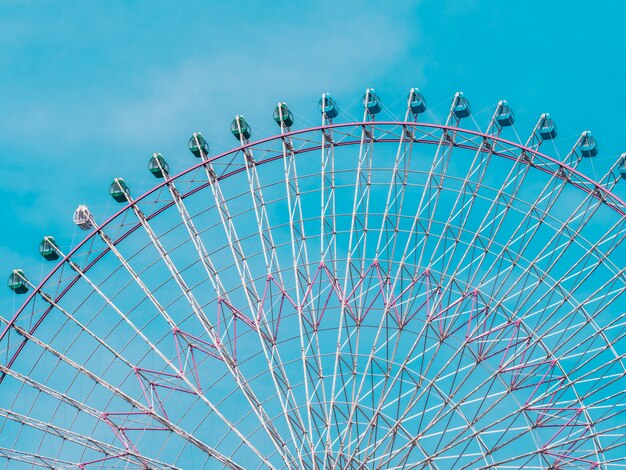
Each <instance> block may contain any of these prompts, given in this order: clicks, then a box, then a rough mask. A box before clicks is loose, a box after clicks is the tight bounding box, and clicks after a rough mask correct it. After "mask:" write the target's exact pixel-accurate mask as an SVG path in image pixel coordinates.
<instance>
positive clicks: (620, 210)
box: [0, 121, 626, 385]
mask: <svg viewBox="0 0 626 470" xmlns="http://www.w3.org/2000/svg"><path fill="white" fill-rule="evenodd" d="M379 126H380V127H394V126H402V127H412V128H426V129H431V130H434V131H443V132H444V133H445V132H450V133H455V134H457V133H460V134H467V135H470V136H472V137H475V138H476V137H478V138H481V139H482V140H485V139H489V140H492V141H494V142H498V143H500V144H503V145H506V146H510V147H513V148H515V149H517V150H519V151H520V152H522V153H520V155H522V154H523V153H527V154H531V155H533V156H537V157H541V158H543V159H545V160H547V161H548V162H549V163H550V164H553V165H556V166H557V168H560V169H563V170H566V171H568V172H570V174H571V175H576V176H577V177H578V178H580V179H581V180H583V181H584V182H586V183H588V184H590V185H592V186H593V190H590V189H588V188H586V187H584V186H581V185H579V184H575V183H573V182H572V181H571V179H570V178H567V179H566V183H569V184H571V185H572V186H573V187H575V188H576V189H577V190H580V191H583V192H585V193H587V194H589V195H592V196H593V197H595V198H596V199H598V200H599V201H600V202H601V204H603V205H605V206H606V207H608V208H610V209H611V210H613V211H614V212H615V213H617V214H618V215H621V216H625V215H626V202H625V201H623V200H622V199H621V198H620V197H619V196H617V195H616V194H615V193H614V192H613V191H612V190H611V189H608V188H605V187H603V186H602V185H600V184H599V183H598V182H597V181H595V180H594V179H592V178H590V177H589V176H587V175H585V174H584V173H582V172H580V171H578V170H577V169H576V168H575V167H573V166H571V165H569V164H567V163H565V162H561V161H558V160H557V159H556V158H554V157H551V156H549V155H547V154H545V153H543V152H540V151H539V150H538V149H534V148H532V147H529V146H528V145H525V144H521V143H517V142H513V141H511V140H508V139H504V138H502V137H500V136H499V135H495V134H489V133H487V132H483V131H477V130H472V129H467V128H464V127H458V126H452V125H447V124H440V123H429V122H419V121H351V122H342V123H329V124H324V125H321V126H314V127H308V128H304V129H298V130H289V131H287V132H284V133H281V134H275V135H273V136H269V137H265V138H262V139H259V140H256V141H252V142H246V141H243V140H242V141H241V142H242V145H239V146H236V147H233V148H231V149H229V150H227V151H224V152H222V153H220V154H218V155H215V156H214V157H211V158H208V159H207V160H202V159H201V160H200V161H199V162H198V163H196V164H194V165H191V166H190V167H188V168H186V169H184V170H183V171H181V172H179V173H178V174H176V175H174V176H171V177H166V178H163V181H161V182H159V183H157V184H155V185H154V186H152V187H151V188H150V189H148V190H147V191H146V192H144V193H143V194H141V195H140V196H137V197H136V198H132V200H130V201H128V202H126V204H124V205H123V206H122V207H121V208H120V209H119V210H118V211H116V212H114V213H113V214H112V215H111V216H109V217H108V218H107V219H106V220H105V221H104V222H102V223H100V224H96V226H95V227H94V228H93V229H91V231H90V232H89V233H88V234H87V235H86V236H85V237H84V238H83V239H82V240H80V241H79V242H78V243H77V244H76V245H75V246H74V247H72V248H71V249H70V250H69V251H68V252H67V253H65V254H64V256H62V257H61V258H60V259H59V261H58V262H57V264H56V265H55V266H54V267H53V268H52V269H51V270H50V271H48V273H47V274H46V276H45V277H44V278H43V279H42V280H41V281H40V282H39V283H38V284H37V285H35V286H34V287H35V288H34V289H33V290H32V292H30V293H29V294H28V295H27V296H26V298H25V299H24V302H23V303H22V305H21V306H20V307H19V309H18V310H17V311H16V313H15V314H14V315H13V317H12V318H11V319H10V320H8V321H7V322H6V326H5V327H4V328H3V330H2V332H1V333H0V341H2V340H3V339H4V338H5V336H6V334H7V333H8V332H9V331H10V330H11V328H12V327H13V325H14V324H15V323H16V322H17V320H18V319H19V317H20V316H21V314H22V312H23V311H24V309H25V308H26V307H27V306H28V305H29V304H30V303H31V301H32V300H33V298H34V297H35V296H36V295H37V294H38V293H42V294H43V290H42V289H43V287H44V286H45V285H46V284H47V282H48V281H49V280H50V279H51V278H52V277H53V276H54V274H55V273H56V272H57V271H58V270H59V269H60V268H62V267H63V265H64V264H65V263H67V262H68V261H69V260H70V259H71V257H72V256H73V255H74V254H75V253H76V252H77V251H78V250H79V249H80V248H82V247H83V246H84V245H85V244H87V243H88V242H89V241H90V240H92V239H93V238H94V237H96V236H97V234H98V233H99V232H100V231H102V230H103V229H104V228H106V227H107V226H108V225H110V224H111V223H112V222H113V221H114V220H115V219H117V218H118V217H120V216H121V215H123V214H124V213H125V212H127V211H128V210H130V209H132V208H133V207H135V206H137V205H138V204H139V203H140V202H141V201H142V200H144V199H146V198H147V197H149V196H150V195H152V194H153V193H155V192H157V191H158V190H160V189H162V188H164V187H166V186H167V185H168V184H170V183H172V182H176V181H177V180H179V179H180V178H182V177H184V176H185V175H187V174H189V173H191V172H193V171H195V170H198V169H200V168H201V167H203V166H204V167H206V166H207V165H209V164H211V163H213V162H216V161H218V160H220V159H223V158H225V157H227V156H228V155H232V154H236V153H237V152H245V151H246V150H247V149H249V148H254V147H255V146H258V145H261V144H265V143H268V142H273V141H278V140H284V139H288V138H290V137H293V136H298V135H303V134H309V133H314V132H320V131H321V132H324V131H326V130H335V129H342V128H351V127H353V128H364V127H379ZM398 141H400V138H388V139H376V140H374V142H378V143H394V142H398ZM414 142H415V143H419V144H431V145H444V146H450V147H459V148H465V149H469V150H479V149H480V147H481V144H477V145H475V146H470V145H466V144H456V143H449V142H448V143H446V142H441V141H439V140H437V139H434V140H432V141H428V140H421V139H415V140H414ZM359 143H360V142H359V141H358V140H354V141H350V140H349V141H345V142H338V143H334V144H333V145H334V146H335V147H340V146H353V145H359ZM320 148H321V147H319V146H312V147H310V148H304V149H298V150H297V151H294V155H298V154H305V153H309V152H314V151H318V150H320ZM489 152H490V153H491V154H492V155H495V156H497V157H501V158H506V159H509V160H514V159H513V158H512V157H511V156H506V155H503V154H502V153H501V152H497V151H496V150H494V149H491V150H489ZM284 158H285V156H284V153H281V152H277V153H276V155H274V156H271V157H269V158H266V159H263V160H260V161H258V162H256V165H263V164H267V163H271V162H274V161H276V160H281V159H284ZM515 160H516V161H518V160H520V161H521V160H522V159H519V158H517V159H515ZM523 164H526V165H528V166H530V167H531V168H535V169H537V170H540V171H544V172H546V173H548V174H550V175H552V176H557V177H558V175H557V172H556V171H551V170H550V169H549V168H544V167H538V166H535V165H533V164H531V163H530V162H523ZM241 172H245V167H241V168H235V169H233V170H232V171H229V172H227V173H224V174H222V175H220V176H218V177H217V181H221V180H224V179H227V178H229V177H232V176H234V175H236V174H239V173H241ZM211 184H213V183H212V182H211V181H206V182H205V183H203V184H202V185H200V186H198V187H196V188H194V189H193V190H191V191H188V192H186V193H184V194H181V197H182V198H183V199H184V198H185V197H188V196H190V195H191V194H195V193H196V192H198V191H201V190H203V189H205V188H206V187H209V186H210V185H211ZM594 192H595V193H594ZM598 193H600V194H601V195H602V196H600V195H599V194H598ZM606 196H610V198H612V199H613V200H614V201H616V202H617V205H618V206H621V207H615V206H614V205H612V204H608V203H607V197H606ZM173 205H174V202H173V201H170V202H168V203H166V204H165V205H164V206H163V207H161V208H159V209H157V210H156V211H155V212H154V213H152V214H150V215H148V216H147V218H148V219H149V220H151V219H152V218H154V217H156V216H158V215H159V214H160V213H162V212H163V211H165V210H166V209H168V208H169V207H171V206H173ZM139 227H141V224H139V223H137V224H133V225H132V226H131V227H130V228H129V229H128V230H127V231H126V232H125V233H123V234H122V235H121V236H120V237H118V238H117V239H116V240H112V243H113V245H117V244H118V243H120V242H121V241H123V240H124V239H125V238H126V237H128V236H129V235H131V234H132V233H133V232H134V231H135V230H137V229H139ZM108 252H109V248H108V247H107V248H105V249H104V250H103V251H102V252H101V253H99V254H98V256H96V257H95V258H94V259H93V260H92V261H91V262H90V263H89V264H88V265H87V266H85V267H84V268H83V269H82V270H83V271H84V272H87V271H88V270H89V269H90V268H91V267H93V266H94V265H95V264H96V263H97V262H98V261H99V260H100V259H101V258H102V257H103V256H104V255H105V254H106V253H108ZM79 279H80V276H79V275H77V276H76V277H74V278H73V279H72V280H71V281H70V282H69V283H68V285H67V286H66V287H65V288H64V289H63V290H62V291H61V292H60V293H59V294H58V295H57V296H56V298H55V302H56V301H58V300H60V299H61V298H63V297H64V296H65V294H67V292H69V291H70V290H71V288H72V287H73V286H74V284H75V283H76V282H77V281H78V280H79ZM44 295H45V294H44ZM53 308H54V306H53V305H50V306H49V307H47V308H46V313H44V314H43V315H42V317H41V318H40V319H39V320H38V321H37V323H36V324H35V325H34V329H33V331H34V330H35V329H37V328H38V326H39V325H40V323H41V322H43V320H44V319H45V317H46V316H47V315H46V314H47V312H49V311H50V310H52V309H53ZM25 343H26V340H25V341H24V342H23V343H22V344H21V345H20V346H19V347H18V350H17V351H16V352H15V353H14V355H13V357H12V358H11V360H10V361H9V362H8V363H7V366H8V368H10V367H11V366H12V364H13V362H14V361H15V360H16V359H17V357H18V356H19V354H20V353H21V351H22V349H23V347H24V345H25ZM3 378H4V374H2V375H0V385H1V383H2V380H3Z"/></svg>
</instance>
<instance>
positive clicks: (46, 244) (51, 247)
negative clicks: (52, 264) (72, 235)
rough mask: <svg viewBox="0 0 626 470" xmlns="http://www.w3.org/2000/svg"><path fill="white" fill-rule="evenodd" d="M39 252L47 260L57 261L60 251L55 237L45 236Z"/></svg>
mask: <svg viewBox="0 0 626 470" xmlns="http://www.w3.org/2000/svg"><path fill="white" fill-rule="evenodd" d="M39 254H40V255H41V256H43V258H44V259H45V260H47V261H56V260H58V259H59V252H58V250H57V244H56V242H55V241H54V238H52V237H50V236H45V237H43V240H42V241H41V243H40V244H39Z"/></svg>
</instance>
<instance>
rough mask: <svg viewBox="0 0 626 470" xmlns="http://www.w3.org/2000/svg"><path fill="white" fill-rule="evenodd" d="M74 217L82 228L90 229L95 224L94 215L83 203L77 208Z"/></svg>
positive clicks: (75, 221)
mask: <svg viewBox="0 0 626 470" xmlns="http://www.w3.org/2000/svg"><path fill="white" fill-rule="evenodd" d="M72 219H73V220H74V223H75V224H76V225H78V226H79V227H80V228H81V229H82V230H89V229H90V228H93V226H94V223H93V216H92V215H91V212H90V211H89V208H88V207H87V206H85V205H83V204H81V205H80V206H78V207H77V208H76V210H75V211H74V216H73V217H72Z"/></svg>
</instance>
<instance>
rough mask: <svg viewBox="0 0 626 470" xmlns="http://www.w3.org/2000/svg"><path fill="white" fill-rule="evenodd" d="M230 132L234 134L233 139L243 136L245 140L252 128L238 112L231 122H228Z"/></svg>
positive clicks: (239, 138)
mask: <svg viewBox="0 0 626 470" xmlns="http://www.w3.org/2000/svg"><path fill="white" fill-rule="evenodd" d="M230 132H231V133H232V134H233V135H234V136H235V139H237V140H241V138H242V137H243V138H244V139H245V140H248V139H249V138H250V136H251V135H252V130H251V129H250V126H249V125H248V123H247V122H246V120H245V119H244V117H243V116H241V115H240V114H238V115H237V116H235V119H233V122H231V123H230Z"/></svg>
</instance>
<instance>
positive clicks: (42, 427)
mask: <svg viewBox="0 0 626 470" xmlns="http://www.w3.org/2000/svg"><path fill="white" fill-rule="evenodd" d="M0 416H2V417H4V418H6V419H9V420H12V421H15V422H16V423H19V424H21V425H24V426H28V427H30V428H32V429H36V430H38V431H41V432H45V433H50V434H53V435H54V436H56V437H58V438H60V439H63V441H68V442H71V443H74V444H76V445H79V446H81V447H83V448H85V449H90V450H92V451H95V452H99V453H101V454H104V456H105V457H103V458H100V459H94V460H96V462H94V461H91V462H85V463H80V464H79V463H76V462H72V463H70V462H64V463H65V464H67V468H76V466H78V467H79V468H83V467H85V466H87V465H89V464H93V463H98V462H101V461H103V459H106V460H112V459H116V460H122V461H125V462H128V463H137V462H138V461H139V463H141V461H140V460H138V459H143V460H144V461H145V462H147V463H148V464H149V465H150V466H151V467H155V468H171V469H176V468H178V467H175V466H172V465H168V464H165V463H163V462H160V461H158V460H154V459H151V458H147V457H144V456H140V455H137V454H133V453H131V452H129V451H128V450H126V449H124V448H120V447H117V446H114V445H111V444H109V443H106V442H103V441H99V440H97V439H95V438H93V437H91V436H88V435H83V434H78V433H75V432H72V431H70V430H69V429H65V428H62V427H59V426H56V425H54V424H52V423H48V422H44V421H39V420H37V419H34V418H32V417H30V416H26V415H23V414H20V413H16V412H14V411H11V410H4V409H0ZM6 450H8V449H6ZM11 450H12V451H13V452H16V454H19V455H23V456H27V455H30V454H28V453H26V452H20V451H17V450H14V449H11ZM0 454H2V451H0ZM4 455H5V456H7V454H4ZM37 458H38V459H39V460H41V462H45V463H47V466H48V467H49V468H50V462H54V463H55V464H56V465H58V464H59V463H61V461H60V460H56V459H54V458H51V457H50V456H42V455H39V456H37ZM9 459H11V457H9ZM23 461H24V462H26V460H23ZM53 468H62V467H53Z"/></svg>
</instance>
